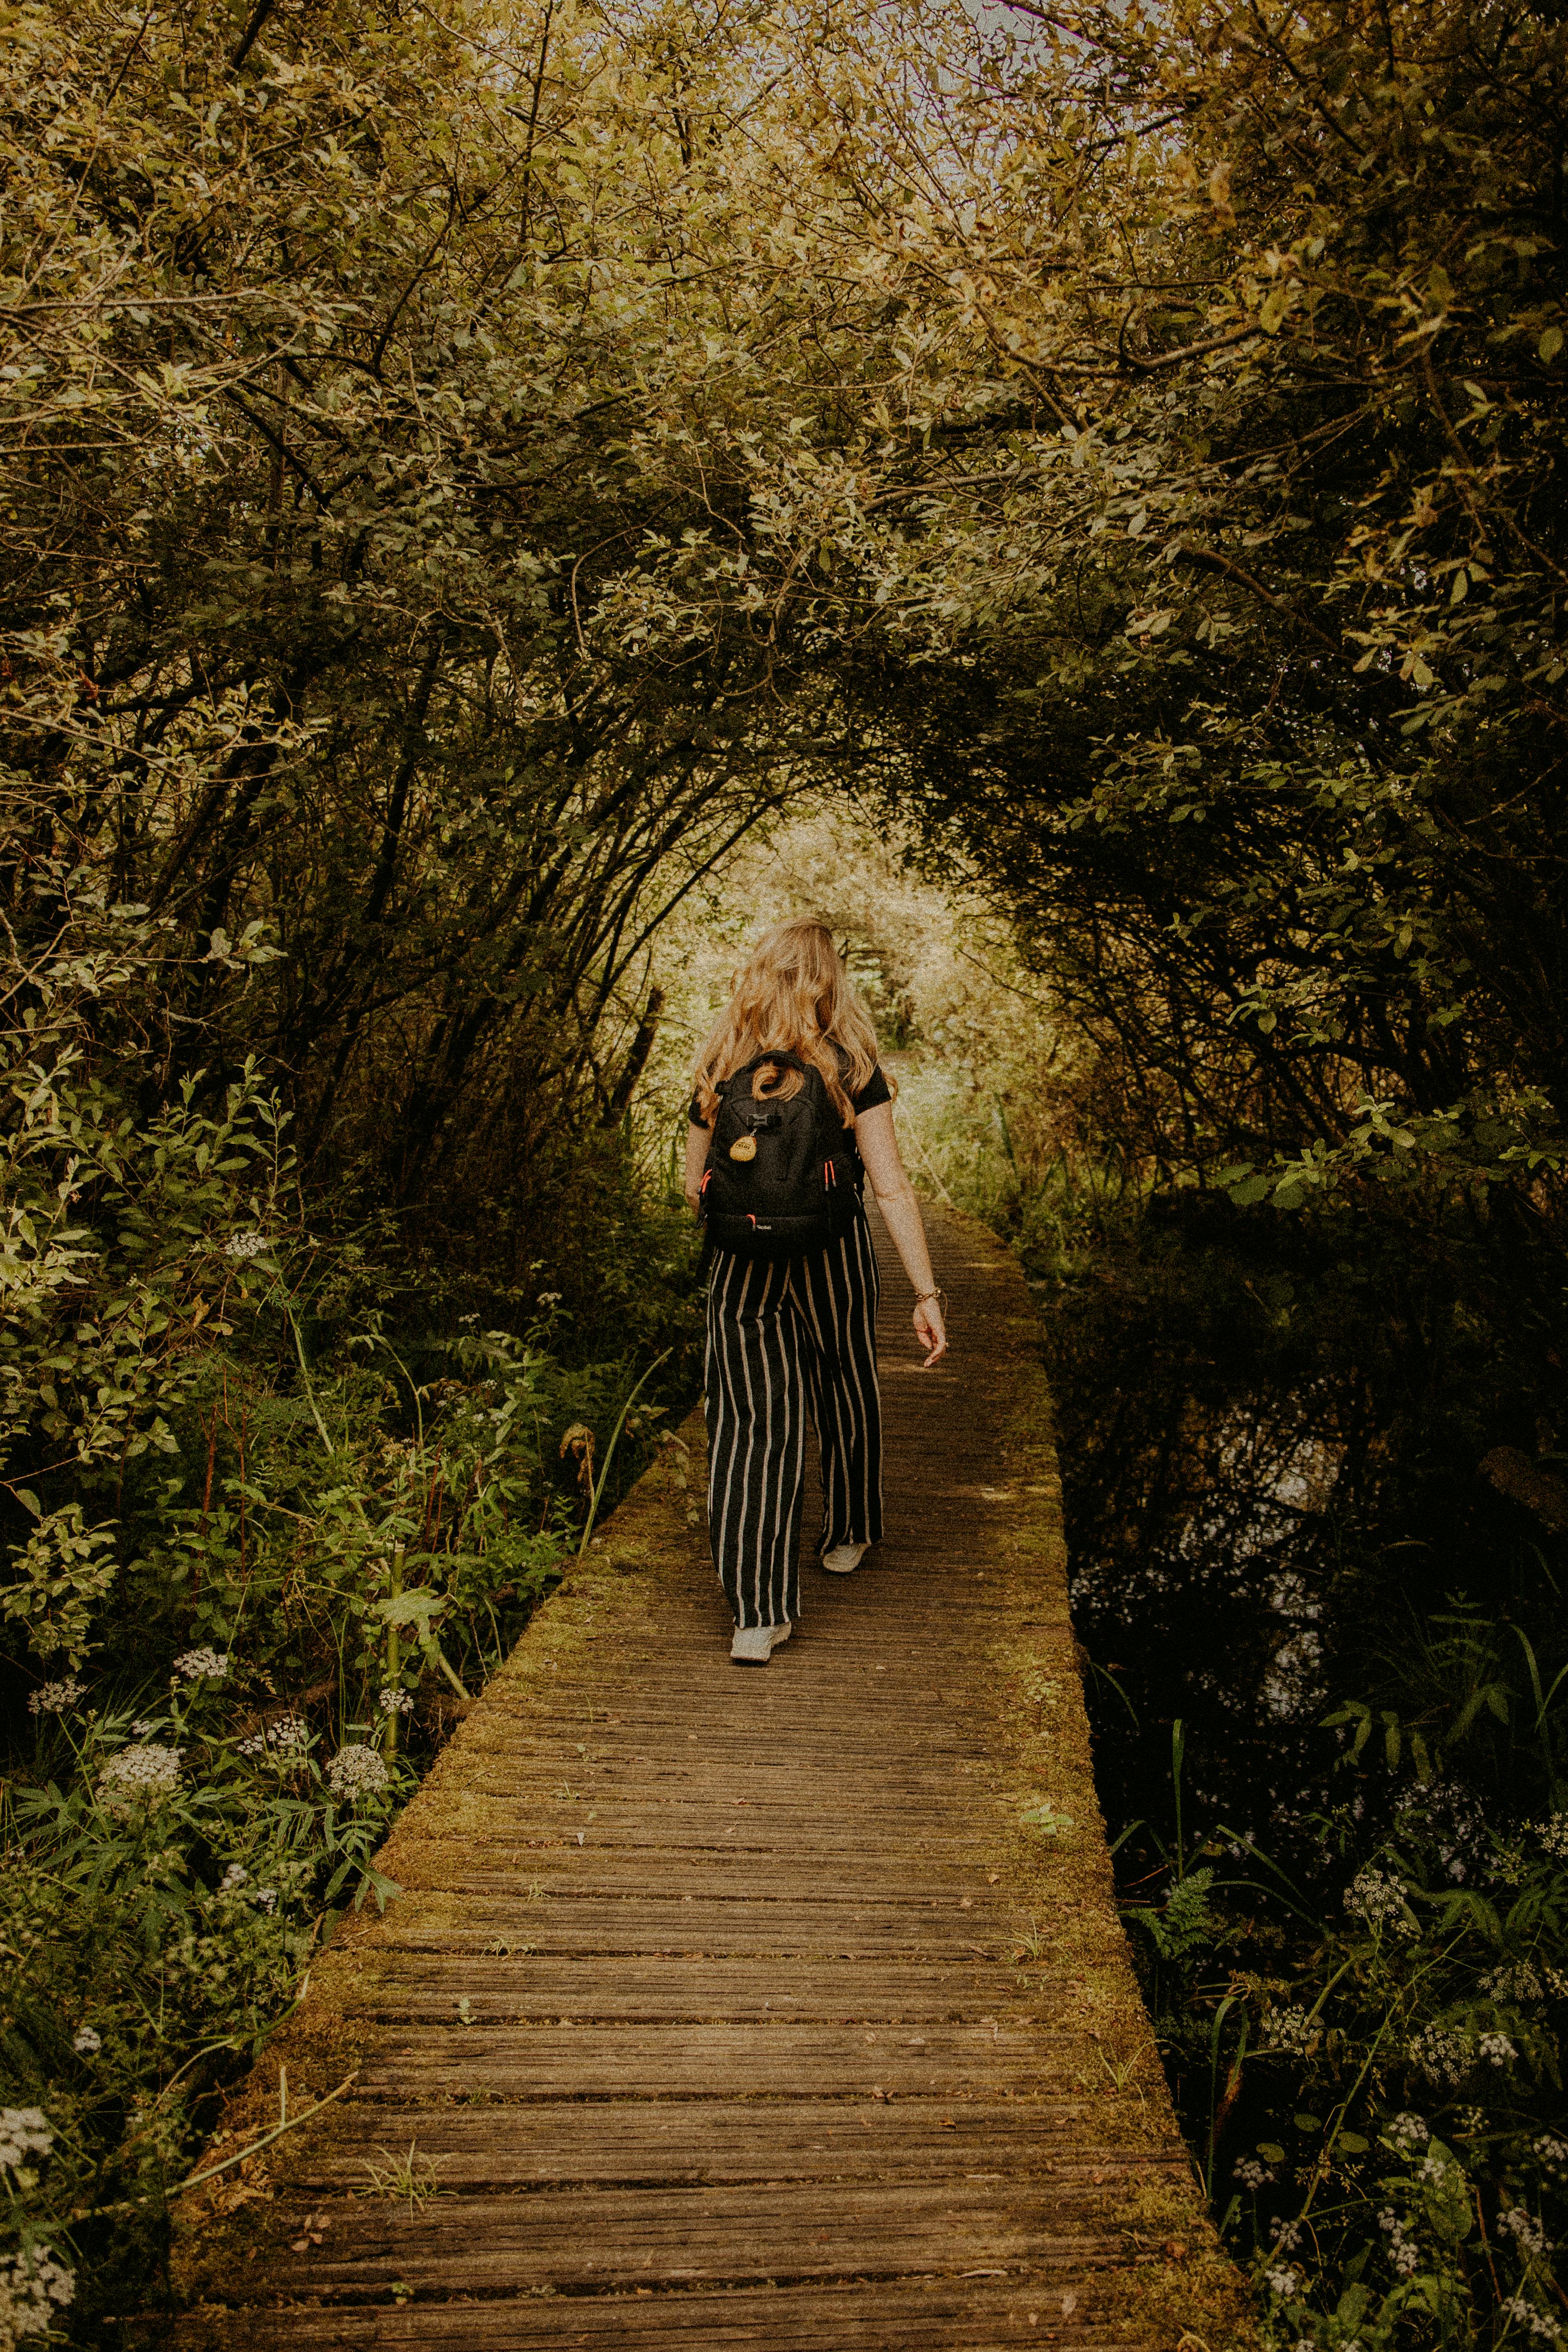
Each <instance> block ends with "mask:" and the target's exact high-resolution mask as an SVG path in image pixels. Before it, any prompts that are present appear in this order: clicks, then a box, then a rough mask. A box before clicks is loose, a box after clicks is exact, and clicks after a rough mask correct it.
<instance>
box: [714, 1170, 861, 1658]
mask: <svg viewBox="0 0 1568 2352" xmlns="http://www.w3.org/2000/svg"><path fill="white" fill-rule="evenodd" d="M879 1289H880V1284H879V1282H878V1279H877V1268H876V1253H875V1251H874V1250H873V1247H872V1242H871V1234H870V1232H869V1230H868V1228H867V1225H866V1222H865V1219H864V1217H863V1216H859V1217H857V1218H856V1219H855V1222H854V1223H853V1224H852V1226H851V1228H850V1230H849V1232H848V1233H847V1234H843V1235H841V1237H840V1239H838V1240H837V1241H834V1242H831V1243H830V1244H828V1246H827V1247H826V1248H825V1249H820V1250H811V1251H808V1252H806V1253H804V1254H802V1255H800V1256H799V1257H791V1258H787V1259H782V1260H780V1261H779V1262H778V1263H777V1264H771V1263H768V1262H767V1261H764V1260H758V1259H748V1258H739V1257H732V1256H731V1255H729V1254H728V1252H727V1251H723V1250H721V1251H720V1252H719V1254H718V1255H717V1257H716V1260H715V1262H714V1272H713V1279H712V1281H711V1282H710V1283H709V1285H708V1294H707V1360H706V1414H707V1434H708V1534H709V1538H710V1540H711V1542H712V1544H713V1557H714V1565H715V1567H716V1569H717V1570H718V1573H719V1581H720V1582H721V1583H722V1585H723V1586H724V1589H725V1593H726V1596H727V1599H728V1601H729V1605H730V1608H731V1610H732V1611H733V1612H734V1614H735V1621H736V1623H737V1625H747V1626H749V1625H782V1624H784V1623H786V1622H791V1623H792V1622H794V1620H795V1619H796V1618H797V1617H798V1616H799V1615H800V1571H799V1567H798V1555H799V1552H800V1500H801V1493H802V1489H803V1486H804V1481H805V1473H806V1444H805V1439H806V1411H807V1408H808V1406H809V1407H810V1414H811V1419H812V1421H813V1422H814V1423H815V1424H816V1430H817V1439H818V1443H819V1444H820V1445H821V1454H822V1504H823V1510H822V1549H823V1550H824V1551H828V1550H831V1549H832V1547H833V1546H834V1545H835V1544H841V1543H875V1542H876V1540H877V1538H878V1537H879V1536H880V1535H881V1533H882V1399H881V1396H880V1394H879V1392H878V1390H877V1384H876V1302H877V1295H878V1291H879Z"/></svg>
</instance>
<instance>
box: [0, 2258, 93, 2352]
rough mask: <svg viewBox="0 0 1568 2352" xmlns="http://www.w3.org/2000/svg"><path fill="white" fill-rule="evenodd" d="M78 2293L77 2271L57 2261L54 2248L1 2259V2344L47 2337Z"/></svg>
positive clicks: (5, 2344) (7, 2344)
mask: <svg viewBox="0 0 1568 2352" xmlns="http://www.w3.org/2000/svg"><path fill="white" fill-rule="evenodd" d="M76 2291H77V2283H76V2273H75V2272H74V2271H68V2270H67V2268H66V2266H65V2264H64V2263H57V2261H56V2260H55V2251H54V2248H53V2247H52V2246H35V2247H34V2248H33V2250H32V2252H31V2253H18V2254H6V2255H5V2256H3V2257H0V2345H4V2346H9V2345H13V2344H16V2343H17V2342H19V2341H20V2339H21V2338H22V2337H23V2336H47V2335H48V2334H49V2332H50V2330H51V2329H52V2327H53V2326H54V2317H55V2314H56V2312H57V2311H63V2310H64V2308H65V2306H66V2305H67V2304H68V2303H69V2302H70V2300H71V2298H72V2296H73V2295H74V2294H76Z"/></svg>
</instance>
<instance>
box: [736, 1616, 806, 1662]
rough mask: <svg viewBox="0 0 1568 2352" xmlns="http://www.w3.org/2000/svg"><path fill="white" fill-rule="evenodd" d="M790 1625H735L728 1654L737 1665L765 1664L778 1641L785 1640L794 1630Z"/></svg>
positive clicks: (777, 1645)
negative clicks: (733, 1636)
mask: <svg viewBox="0 0 1568 2352" xmlns="http://www.w3.org/2000/svg"><path fill="white" fill-rule="evenodd" d="M794 1630H795V1629H794V1627H793V1626H792V1625H737V1627H736V1629H735V1639H734V1641H733V1642H732V1643H730V1645H729V1654H730V1656H731V1657H732V1658H733V1659H734V1660H735V1662H736V1664H737V1665H741V1666H765V1665H766V1664H768V1659H769V1658H770V1657H771V1656H772V1655H773V1653H774V1651H775V1650H776V1649H777V1648H778V1647H779V1643H780V1642H787V1641H788V1640H789V1636H790V1634H791V1633H793V1632H794Z"/></svg>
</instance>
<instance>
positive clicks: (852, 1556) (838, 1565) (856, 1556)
mask: <svg viewBox="0 0 1568 2352" xmlns="http://www.w3.org/2000/svg"><path fill="white" fill-rule="evenodd" d="M870 1549H871V1546H870V1544H868V1543H862V1544H857V1543H847V1544H835V1545H834V1546H833V1549H832V1550H831V1551H825V1552H824V1553H823V1554H822V1566H823V1567H824V1568H825V1569H826V1570H827V1571H828V1573H829V1575H830V1576H848V1574H849V1573H850V1570H852V1569H854V1568H858V1567H859V1566H860V1564H861V1562H862V1559H864V1558H865V1556H866V1554H867V1552H868V1551H870Z"/></svg>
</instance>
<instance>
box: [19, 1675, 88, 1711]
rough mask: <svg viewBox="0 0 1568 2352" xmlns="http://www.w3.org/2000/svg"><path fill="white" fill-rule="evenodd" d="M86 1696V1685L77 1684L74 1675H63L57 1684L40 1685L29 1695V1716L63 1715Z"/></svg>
mask: <svg viewBox="0 0 1568 2352" xmlns="http://www.w3.org/2000/svg"><path fill="white" fill-rule="evenodd" d="M86 1696H87V1685H86V1683H78V1680H77V1678H76V1676H75V1675H63V1676H62V1677H61V1679H60V1680H59V1681H58V1682H57V1683H40V1684H39V1685H38V1687H37V1690H36V1691H33V1692H31V1693H30V1694H29V1696H28V1699H27V1712H28V1714H29V1715H64V1713H65V1712H66V1709H67V1708H68V1707H72V1706H75V1705H76V1703H77V1701H78V1699H80V1698H85V1697H86Z"/></svg>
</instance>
